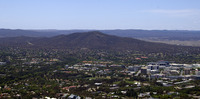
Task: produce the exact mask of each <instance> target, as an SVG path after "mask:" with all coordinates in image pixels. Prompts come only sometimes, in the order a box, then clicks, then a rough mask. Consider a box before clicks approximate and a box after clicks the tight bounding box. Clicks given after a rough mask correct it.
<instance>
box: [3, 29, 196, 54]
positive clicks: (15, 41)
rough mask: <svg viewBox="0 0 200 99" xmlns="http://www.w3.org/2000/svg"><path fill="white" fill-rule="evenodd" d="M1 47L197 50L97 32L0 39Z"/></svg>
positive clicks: (147, 50) (162, 50)
mask: <svg viewBox="0 0 200 99" xmlns="http://www.w3.org/2000/svg"><path fill="white" fill-rule="evenodd" d="M0 45H1V46H13V47H19V46H20V47H26V48H27V47H28V48H56V49H81V48H87V49H104V50H134V51H142V52H165V53H167V52H169V53H170V52H171V53H173V52H183V51H185V52H188V51H198V50H199V48H194V47H184V46H175V45H168V44H162V43H151V42H146V41H141V40H137V39H133V38H128V37H118V36H113V35H108V34H104V33H101V32H98V31H93V32H84V33H73V34H69V35H58V36H54V37H49V38H47V37H45V38H38V37H24V36H22V37H9V38H1V39H0Z"/></svg>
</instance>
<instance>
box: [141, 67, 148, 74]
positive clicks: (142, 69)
mask: <svg viewBox="0 0 200 99" xmlns="http://www.w3.org/2000/svg"><path fill="white" fill-rule="evenodd" d="M141 74H143V75H147V67H142V68H141Z"/></svg>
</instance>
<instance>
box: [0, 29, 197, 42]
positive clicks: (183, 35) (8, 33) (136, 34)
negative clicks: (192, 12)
mask: <svg viewBox="0 0 200 99" xmlns="http://www.w3.org/2000/svg"><path fill="white" fill-rule="evenodd" d="M88 31H100V32H103V33H105V34H109V35H116V36H120V37H131V38H139V39H141V38H142V39H143V38H148V39H168V40H181V41H184V40H200V31H187V30H136V29H129V30H20V29H17V30H11V29H0V37H19V36H28V37H53V36H57V35H61V34H65V35H67V34H71V33H75V32H88Z"/></svg>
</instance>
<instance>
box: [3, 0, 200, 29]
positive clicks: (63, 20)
mask: <svg viewBox="0 0 200 99" xmlns="http://www.w3.org/2000/svg"><path fill="white" fill-rule="evenodd" d="M0 28H8V29H61V30H69V29H146V30H200V0H0Z"/></svg>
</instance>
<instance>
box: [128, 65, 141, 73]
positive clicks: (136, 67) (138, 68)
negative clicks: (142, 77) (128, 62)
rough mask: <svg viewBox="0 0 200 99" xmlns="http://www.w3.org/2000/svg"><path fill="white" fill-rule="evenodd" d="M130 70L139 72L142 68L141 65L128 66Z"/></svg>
mask: <svg viewBox="0 0 200 99" xmlns="http://www.w3.org/2000/svg"><path fill="white" fill-rule="evenodd" d="M127 69H128V71H133V72H137V71H139V70H140V69H141V66H128V68H127Z"/></svg>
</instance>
